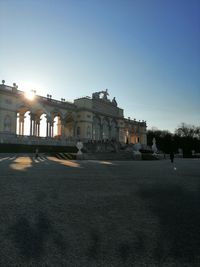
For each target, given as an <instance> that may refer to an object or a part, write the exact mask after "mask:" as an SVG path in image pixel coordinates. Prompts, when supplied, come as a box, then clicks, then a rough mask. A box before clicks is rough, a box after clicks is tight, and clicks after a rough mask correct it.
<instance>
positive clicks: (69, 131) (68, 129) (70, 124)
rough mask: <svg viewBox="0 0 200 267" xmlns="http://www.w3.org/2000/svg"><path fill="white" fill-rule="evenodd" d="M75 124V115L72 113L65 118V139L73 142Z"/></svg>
mask: <svg viewBox="0 0 200 267" xmlns="http://www.w3.org/2000/svg"><path fill="white" fill-rule="evenodd" d="M74 125H75V122H74V118H73V114H72V113H71V112H70V113H68V114H67V116H66V118H65V137H66V138H67V139H69V140H72V139H73V138H74V135H75V128H74Z"/></svg>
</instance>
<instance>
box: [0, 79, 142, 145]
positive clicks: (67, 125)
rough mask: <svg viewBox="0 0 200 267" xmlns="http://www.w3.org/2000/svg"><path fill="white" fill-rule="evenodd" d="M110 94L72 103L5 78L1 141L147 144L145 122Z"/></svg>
mask: <svg viewBox="0 0 200 267" xmlns="http://www.w3.org/2000/svg"><path fill="white" fill-rule="evenodd" d="M108 95H109V94H108V91H107V89H106V90H105V91H100V92H95V93H93V94H92V97H82V98H78V99H75V100H74V102H73V103H72V102H67V101H65V99H61V101H59V100H55V99H52V97H51V95H47V97H43V96H39V95H36V92H35V91H32V95H26V93H25V92H23V91H21V90H18V87H17V85H16V84H13V86H8V85H5V82H4V81H2V84H0V143H9V144H10V143H15V144H37V145H40V144H41V145H45V144H46V145H61V146H65V145H75V144H76V142H77V140H81V141H83V142H88V141H94V142H97V141H103V140H104V141H105V140H115V141H117V142H120V143H122V144H123V143H132V144H135V143H138V142H140V143H141V144H142V145H146V142H147V140H146V122H145V121H142V122H141V121H136V120H131V119H130V118H124V114H123V109H121V108H119V107H118V104H117V102H116V100H115V97H114V98H113V99H112V100H110V99H109V98H108ZM27 119H28V122H27ZM42 124H43V126H42ZM41 126H42V127H43V133H42V134H41ZM44 128H45V131H44Z"/></svg>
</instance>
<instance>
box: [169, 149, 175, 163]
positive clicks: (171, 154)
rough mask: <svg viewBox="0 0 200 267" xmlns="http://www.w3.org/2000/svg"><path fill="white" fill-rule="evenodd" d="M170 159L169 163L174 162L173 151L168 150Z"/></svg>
mask: <svg viewBox="0 0 200 267" xmlns="http://www.w3.org/2000/svg"><path fill="white" fill-rule="evenodd" d="M170 160H171V163H173V162H174V152H173V151H171V152H170Z"/></svg>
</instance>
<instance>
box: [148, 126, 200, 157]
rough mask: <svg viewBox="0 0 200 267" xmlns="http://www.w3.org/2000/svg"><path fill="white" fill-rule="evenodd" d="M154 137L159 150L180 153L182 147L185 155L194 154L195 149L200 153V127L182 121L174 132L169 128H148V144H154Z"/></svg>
mask: <svg viewBox="0 0 200 267" xmlns="http://www.w3.org/2000/svg"><path fill="white" fill-rule="evenodd" d="M154 137H155V139H156V145H157V148H158V150H161V151H162V152H164V153H170V152H171V151H173V152H175V153H178V151H179V149H182V151H183V154H185V155H192V151H193V150H194V151H195V152H197V153H200V127H197V126H194V125H189V124H186V123H181V124H180V125H179V126H178V128H177V129H175V131H174V133H171V132H169V131H167V130H158V129H151V130H148V131H147V145H148V146H150V147H151V146H152V140H153V138H154Z"/></svg>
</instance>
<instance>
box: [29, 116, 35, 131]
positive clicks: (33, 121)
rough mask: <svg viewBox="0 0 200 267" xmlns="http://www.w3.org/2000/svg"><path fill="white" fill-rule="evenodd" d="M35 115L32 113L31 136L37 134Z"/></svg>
mask: <svg viewBox="0 0 200 267" xmlns="http://www.w3.org/2000/svg"><path fill="white" fill-rule="evenodd" d="M34 127H35V114H33V113H30V136H33V135H34V132H35V129H34Z"/></svg>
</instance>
